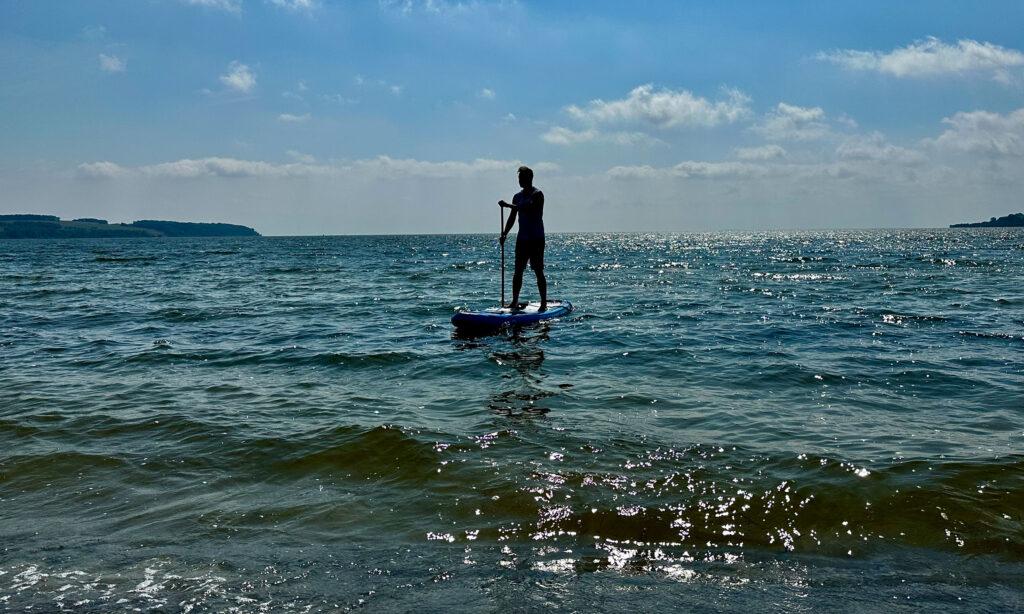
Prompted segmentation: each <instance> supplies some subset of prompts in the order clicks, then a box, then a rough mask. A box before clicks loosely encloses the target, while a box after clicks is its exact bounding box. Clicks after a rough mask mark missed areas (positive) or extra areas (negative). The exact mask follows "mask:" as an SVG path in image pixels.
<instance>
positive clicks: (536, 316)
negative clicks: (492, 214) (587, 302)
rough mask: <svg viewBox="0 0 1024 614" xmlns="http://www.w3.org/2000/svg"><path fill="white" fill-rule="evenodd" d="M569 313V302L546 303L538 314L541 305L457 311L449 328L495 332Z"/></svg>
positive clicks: (503, 226) (522, 304) (502, 276)
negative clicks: (506, 327) (507, 327)
mask: <svg viewBox="0 0 1024 614" xmlns="http://www.w3.org/2000/svg"><path fill="white" fill-rule="evenodd" d="M498 211H500V215H499V220H500V224H501V225H500V226H498V232H499V233H501V232H504V228H505V212H504V210H503V209H502V208H501V207H500V206H499V207H498ZM500 243H501V304H502V305H504V304H505V242H504V241H501V242H500ZM571 311H572V303H570V302H569V301H548V304H547V309H545V310H544V311H541V310H540V301H533V302H532V303H519V305H518V308H516V309H513V308H511V307H491V308H489V309H484V310H481V311H460V312H459V313H457V314H455V315H454V316H452V324H454V325H455V328H459V329H462V330H470V329H475V330H496V329H499V328H501V327H502V326H519V325H521V324H530V323H531V322H540V321H541V320H550V319H551V318H560V317H562V316H564V315H566V314H568V313H569V312H571Z"/></svg>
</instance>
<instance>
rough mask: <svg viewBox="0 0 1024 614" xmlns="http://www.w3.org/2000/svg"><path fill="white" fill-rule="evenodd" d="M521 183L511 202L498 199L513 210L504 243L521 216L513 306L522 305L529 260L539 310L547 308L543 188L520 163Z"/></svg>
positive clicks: (502, 234)
mask: <svg viewBox="0 0 1024 614" xmlns="http://www.w3.org/2000/svg"><path fill="white" fill-rule="evenodd" d="M519 187H521V188H523V189H522V191H521V192H519V193H518V194H516V195H515V196H513V197H512V204H511V205H510V204H508V203H507V202H505V201H503V200H499V201H498V206H499V207H508V208H509V209H511V210H512V213H511V214H510V215H509V216H508V223H507V224H505V230H504V231H503V232H502V233H501V243H502V244H504V243H505V239H506V238H507V237H508V233H509V232H510V231H511V230H512V225H513V224H515V223H516V219H517V218H518V219H519V232H518V234H517V235H516V272H515V275H513V276H512V302H511V303H509V304H508V306H509V307H511V308H512V309H517V308H518V307H519V305H518V303H519V290H520V289H521V288H522V287H523V271H525V270H526V265H527V263H529V265H530V268H532V269H533V272H534V273H535V274H536V275H537V290H538V291H539V292H540V310H541V311H546V310H547V308H548V281H547V279H545V278H544V192H541V191H540V190H538V189H537V188H535V187H533V171H532V170H530V169H529V168H527V167H525V166H520V167H519Z"/></svg>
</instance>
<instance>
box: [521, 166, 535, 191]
mask: <svg viewBox="0 0 1024 614" xmlns="http://www.w3.org/2000/svg"><path fill="white" fill-rule="evenodd" d="M532 185H533V171H532V170H530V167H528V166H520V167H519V187H521V188H528V187H530V186H532Z"/></svg>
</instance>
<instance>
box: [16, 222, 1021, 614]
mask: <svg viewBox="0 0 1024 614" xmlns="http://www.w3.org/2000/svg"><path fill="white" fill-rule="evenodd" d="M505 265H506V267H505V277H506V287H505V296H506V300H508V299H509V298H510V296H511V288H510V285H511V276H512V271H511V257H509V258H508V262H506V263H505ZM546 265H547V266H546V272H547V277H548V287H549V296H550V297H551V298H556V299H566V300H569V301H571V302H572V303H573V305H574V306H575V309H574V311H573V312H572V313H571V314H570V315H568V316H566V317H563V318H561V319H558V320H555V321H549V322H545V323H539V324H535V325H531V326H526V327H523V328H519V329H507V330H500V331H496V332H494V333H493V334H490V335H466V334H461V333H459V332H458V331H456V330H455V329H454V328H453V327H452V325H451V323H450V319H451V316H452V315H453V314H454V313H455V312H456V311H457V310H460V309H467V308H485V307H491V306H496V305H497V304H498V303H499V302H500V301H501V298H502V288H501V278H502V259H501V253H500V251H499V243H498V241H497V237H496V236H495V235H450V236H442V235H430V236H322V237H253V238H201V239H190V238H177V239H79V240H3V241H0V611H9V612H61V611H74V612H183V613H185V612H347V611H356V610H360V611H367V612H447V611H457V612H503V613H504V612H541V611H543V612H881V611H885V612H932V613H933V612H972V613H978V612H999V613H1002V612H1020V611H1022V609H1024V371H1022V369H1024V285H1022V280H1024V230H1022V229H931V230H906V229H895V230H848V231H789V232H783V231H778V232H729V233H692V234H657V233H655V234H549V236H548V238H547V256H546ZM523 286H524V287H523V294H522V297H521V298H522V299H524V300H536V299H537V294H536V293H537V289H536V285H535V281H534V277H533V273H532V272H531V271H527V273H526V275H525V281H524V284H523Z"/></svg>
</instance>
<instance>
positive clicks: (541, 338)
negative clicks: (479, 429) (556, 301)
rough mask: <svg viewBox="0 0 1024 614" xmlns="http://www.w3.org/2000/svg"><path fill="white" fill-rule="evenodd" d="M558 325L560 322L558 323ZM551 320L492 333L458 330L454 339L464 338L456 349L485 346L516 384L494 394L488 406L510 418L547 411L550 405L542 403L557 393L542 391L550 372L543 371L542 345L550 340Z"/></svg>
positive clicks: (488, 355)
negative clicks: (546, 405)
mask: <svg viewBox="0 0 1024 614" xmlns="http://www.w3.org/2000/svg"><path fill="white" fill-rule="evenodd" d="M556 325H557V324H556ZM551 326H552V323H551V322H548V321H545V322H538V323H536V324H532V325H530V326H515V327H503V328H501V329H499V330H498V331H492V332H491V333H489V334H480V333H477V334H475V335H473V334H471V333H464V332H458V331H457V332H455V333H453V334H452V338H453V339H460V340H464V341H465V342H464V343H460V344H458V345H457V346H456V348H457V349H461V350H469V349H480V348H483V349H486V350H489V351H488V353H487V357H488V359H490V360H492V361H494V363H495V364H497V365H498V366H500V367H503V368H504V371H505V372H504V373H502V375H501V377H502V378H503V379H506V380H511V383H512V384H513V387H512V388H511V389H508V390H502V391H500V392H497V393H495V394H493V395H492V396H491V399H490V402H489V403H488V405H487V407H488V408H489V409H491V410H492V411H494V412H497V413H500V414H502V415H505V416H508V417H527V416H537V415H542V414H546V413H548V412H550V411H551V408H549V407H544V406H543V405H542V404H540V402H541V401H542V400H543V399H546V398H548V397H552V396H555V393H554V392H551V391H548V390H543V389H542V388H541V387H542V384H543V383H544V379H545V378H546V377H547V374H546V373H544V372H543V371H542V370H541V367H542V366H543V364H544V348H543V345H544V344H545V343H547V342H548V341H550V339H551V337H550V333H551Z"/></svg>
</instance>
